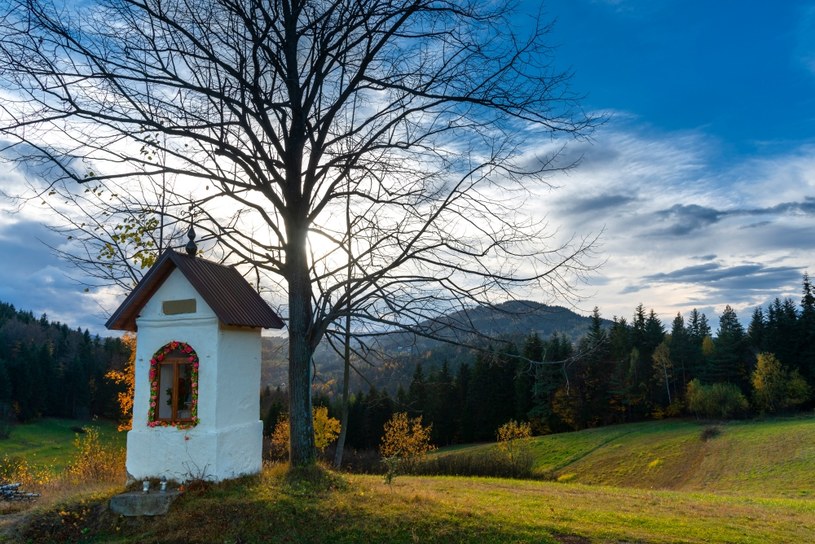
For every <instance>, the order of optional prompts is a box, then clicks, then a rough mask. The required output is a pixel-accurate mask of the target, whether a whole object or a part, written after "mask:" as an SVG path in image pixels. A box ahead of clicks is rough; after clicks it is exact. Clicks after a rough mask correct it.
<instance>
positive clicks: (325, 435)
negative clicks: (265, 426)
mask: <svg viewBox="0 0 815 544" xmlns="http://www.w3.org/2000/svg"><path fill="white" fill-rule="evenodd" d="M311 415H312V417H313V419H312V421H313V423H314V445H315V447H316V448H317V449H318V450H320V453H324V452H325V449H326V448H327V447H328V446H329V445H330V444H331V443H333V442H334V441H335V440H337V437H338V436H339V435H340V421H339V420H338V419H336V418H333V417H329V416H328V408H326V407H324V406H315V407H314V408H312V412H311ZM289 432H290V431H289V414H287V413H282V414H280V416H279V417H278V418H277V424H276V425H275V428H274V430H273V431H272V435H271V437H270V439H271V440H270V452H271V456H272V459H274V460H279V461H282V460H286V459H288V458H289Z"/></svg>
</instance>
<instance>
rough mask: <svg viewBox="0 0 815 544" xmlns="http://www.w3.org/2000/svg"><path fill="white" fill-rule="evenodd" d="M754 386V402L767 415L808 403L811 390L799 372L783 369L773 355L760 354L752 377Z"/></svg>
mask: <svg viewBox="0 0 815 544" xmlns="http://www.w3.org/2000/svg"><path fill="white" fill-rule="evenodd" d="M750 378H751V379H750V381H751V383H752V384H753V402H754V403H755V405H756V408H758V409H759V410H761V411H762V412H766V413H775V412H778V411H780V410H783V409H785V408H792V407H794V406H797V405H799V404H802V403H804V402H806V401H807V399H808V398H809V395H810V389H809V386H808V385H807V383H806V381H805V380H804V379H803V378H802V377H801V375H800V374H799V373H798V371H797V370H792V371H790V370H787V369H785V368H782V367H781V362H780V361H779V360H778V359H777V358H776V356H775V355H773V354H772V353H759V354H758V357H757V358H756V369H755V370H754V371H753V373H752V375H751V376H750Z"/></svg>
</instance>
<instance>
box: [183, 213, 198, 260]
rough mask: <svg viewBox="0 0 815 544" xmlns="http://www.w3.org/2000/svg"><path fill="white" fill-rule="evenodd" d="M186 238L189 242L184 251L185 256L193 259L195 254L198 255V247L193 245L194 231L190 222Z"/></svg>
mask: <svg viewBox="0 0 815 544" xmlns="http://www.w3.org/2000/svg"><path fill="white" fill-rule="evenodd" d="M187 238H189V239H190V241H189V242H187V245H186V246H184V249H186V250H187V255H189V256H190V257H195V254H196V253H198V246H197V245H195V229H194V228H192V221H190V230H189V231H188V232H187Z"/></svg>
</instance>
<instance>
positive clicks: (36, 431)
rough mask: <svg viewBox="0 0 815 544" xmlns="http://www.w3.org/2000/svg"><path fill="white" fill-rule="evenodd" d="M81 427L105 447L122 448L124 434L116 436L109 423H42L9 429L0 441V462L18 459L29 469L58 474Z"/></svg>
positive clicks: (111, 423)
mask: <svg viewBox="0 0 815 544" xmlns="http://www.w3.org/2000/svg"><path fill="white" fill-rule="evenodd" d="M83 427H93V428H95V429H97V430H98V431H99V439H100V441H101V442H102V444H104V445H106V446H119V447H124V445H125V434H124V433H120V432H118V431H117V430H116V423H114V422H111V421H104V420H98V421H78V420H72V419H43V420H40V421H37V422H34V423H29V424H25V425H16V426H15V427H13V428H12V431H11V436H10V437H9V438H7V439H5V440H0V462H2V461H3V458H4V457H9V458H11V457H21V458H24V459H25V460H26V461H27V462H28V463H29V464H30V465H31V466H33V467H38V468H52V469H53V470H54V471H55V472H58V471H61V470H63V469H64V468H65V467H66V466H67V465H68V463H70V462H71V460H72V459H73V456H74V439H75V438H76V437H77V435H78V434H80V433H79V431H80V430H81V429H82V428H83Z"/></svg>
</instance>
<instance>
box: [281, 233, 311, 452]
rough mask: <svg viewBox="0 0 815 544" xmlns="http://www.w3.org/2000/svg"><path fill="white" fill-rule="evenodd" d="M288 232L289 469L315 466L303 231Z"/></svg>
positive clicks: (307, 293)
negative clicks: (290, 466)
mask: <svg viewBox="0 0 815 544" xmlns="http://www.w3.org/2000/svg"><path fill="white" fill-rule="evenodd" d="M292 230H294V229H290V230H289V235H290V238H289V247H288V253H287V257H288V261H287V263H286V268H287V272H288V274H287V277H288V282H289V421H290V437H289V461H290V462H291V465H292V466H293V467H296V466H304V465H310V464H312V463H314V462H315V459H316V454H315V448H314V422H313V420H312V415H311V356H312V354H313V353H314V349H313V347H312V345H311V335H310V327H311V323H312V311H313V310H312V307H311V281H310V278H309V273H308V261H307V250H306V235H305V233H306V229H296V230H294V232H292Z"/></svg>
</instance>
